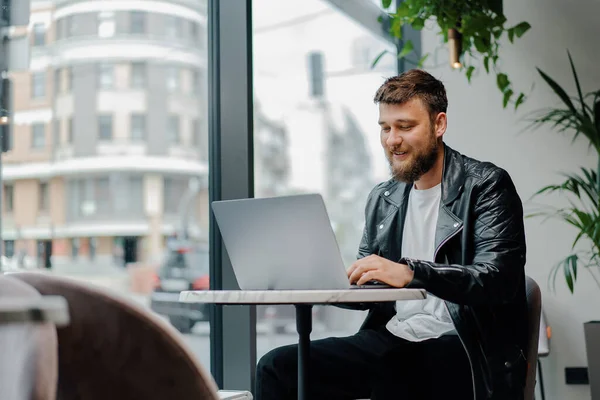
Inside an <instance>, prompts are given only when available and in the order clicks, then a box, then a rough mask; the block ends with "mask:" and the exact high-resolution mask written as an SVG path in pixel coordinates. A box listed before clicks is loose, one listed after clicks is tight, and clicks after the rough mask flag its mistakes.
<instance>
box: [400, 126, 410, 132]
mask: <svg viewBox="0 0 600 400" xmlns="http://www.w3.org/2000/svg"><path fill="white" fill-rule="evenodd" d="M410 128H412V126H410V125H401V126H400V129H402V130H403V131H408V130H410Z"/></svg>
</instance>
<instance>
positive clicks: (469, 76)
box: [466, 65, 475, 83]
mask: <svg viewBox="0 0 600 400" xmlns="http://www.w3.org/2000/svg"><path fill="white" fill-rule="evenodd" d="M473 71H475V67H474V66H472V65H471V66H469V68H467V72H466V74H467V81H469V83H471V76H472V75H473Z"/></svg>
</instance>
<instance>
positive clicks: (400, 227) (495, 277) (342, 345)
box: [256, 70, 527, 400]
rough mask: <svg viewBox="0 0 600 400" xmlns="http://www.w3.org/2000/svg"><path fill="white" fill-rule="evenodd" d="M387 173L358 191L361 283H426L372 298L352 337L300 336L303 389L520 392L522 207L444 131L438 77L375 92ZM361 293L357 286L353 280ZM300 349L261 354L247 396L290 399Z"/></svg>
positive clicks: (315, 394)
mask: <svg viewBox="0 0 600 400" xmlns="http://www.w3.org/2000/svg"><path fill="white" fill-rule="evenodd" d="M375 103H377V104H379V125H380V127H381V145H382V147H383V149H384V151H385V154H386V156H387V158H388V160H389V163H390V169H391V173H392V179H391V180H389V181H387V182H383V183H381V184H379V185H377V186H376V187H375V188H374V189H373V190H372V192H371V193H370V194H369V197H368V200H367V205H366V211H365V213H366V215H365V216H366V225H365V229H364V234H363V237H362V241H361V243H360V248H359V259H358V261H356V262H355V263H354V264H353V265H352V266H350V268H348V278H349V280H350V282H351V283H356V284H358V285H361V284H364V283H366V282H368V281H371V280H377V281H380V282H384V283H387V284H389V285H392V286H395V287H399V288H404V287H406V288H423V289H426V290H427V292H428V298H427V299H426V300H423V301H401V302H398V303H397V304H396V310H394V309H393V304H380V305H377V306H376V307H374V308H372V309H371V311H370V312H369V316H368V317H367V320H366V321H365V324H363V327H362V328H361V330H360V331H359V332H358V333H356V334H355V335H353V336H350V337H344V338H328V339H323V340H317V341H313V342H312V343H311V353H310V356H311V362H310V371H311V393H310V396H309V397H310V398H311V399H315V400H318V399H357V398H371V399H410V400H412V399H437V398H448V399H461V400H462V399H476V400H482V399H493V400H500V399H502V400H504V399H506V400H508V399H510V400H515V399H517V400H518V399H521V398H522V396H523V386H524V381H525V374H526V368H527V366H526V365H527V362H526V360H525V356H524V349H525V345H526V335H527V314H526V312H527V311H526V310H527V308H526V298H525V274H524V265H525V234H524V227H523V209H522V204H521V200H520V199H519V196H518V194H517V193H516V190H515V187H514V185H513V183H512V181H511V179H510V177H509V175H508V174H507V172H506V171H504V170H503V169H501V168H499V167H497V166H495V165H493V164H491V163H488V162H480V161H477V160H474V159H472V158H468V157H466V156H464V155H461V154H460V153H458V152H457V151H455V150H453V149H451V148H450V147H448V146H447V145H445V143H444V142H443V135H444V133H445V131H446V125H447V117H446V109H447V99H446V92H445V89H444V86H443V84H442V83H441V82H440V81H438V80H437V79H435V78H434V77H433V76H431V75H430V74H428V73H427V72H424V71H422V70H410V71H408V72H405V73H403V74H401V75H399V76H396V77H392V78H389V79H388V80H386V81H385V83H384V84H383V85H382V86H381V87H380V88H379V90H378V91H377V93H376V94H375ZM359 290H360V289H359ZM296 376H297V347H296V346H286V347H282V348H278V349H275V350H273V351H271V352H270V353H268V354H267V355H265V356H264V357H263V358H262V359H261V360H260V362H259V364H258V368H257V381H256V399H257V400H269V399H277V400H285V399H292V398H295V393H296V390H297V381H296Z"/></svg>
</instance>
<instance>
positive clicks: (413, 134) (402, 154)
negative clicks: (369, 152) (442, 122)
mask: <svg viewBox="0 0 600 400" xmlns="http://www.w3.org/2000/svg"><path fill="white" fill-rule="evenodd" d="M440 114H441V113H440ZM438 118H439V117H438ZM444 118H445V115H444ZM436 121H437V119H436ZM379 125H380V126H381V145H382V146H383V150H384V151H385V155H386V157H387V159H388V161H389V163H390V170H391V173H392V176H393V178H394V179H396V180H398V181H402V182H407V183H411V182H415V181H417V180H418V179H419V178H420V177H421V176H422V175H423V174H424V173H426V172H427V171H429V170H430V169H431V168H432V167H433V165H434V164H435V162H436V160H437V157H438V153H439V150H440V147H441V143H440V142H441V141H440V140H439V138H440V137H441V135H442V134H443V133H444V132H443V131H441V132H440V129H438V128H439V127H438V126H437V125H438V124H436V123H434V124H432V123H431V120H430V118H429V112H428V110H427V108H426V107H425V105H424V104H423V103H422V101H421V100H420V99H418V98H413V99H411V100H409V101H407V102H405V103H403V104H382V103H380V104H379ZM444 130H445V126H444Z"/></svg>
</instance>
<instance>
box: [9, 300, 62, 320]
mask: <svg viewBox="0 0 600 400" xmlns="http://www.w3.org/2000/svg"><path fill="white" fill-rule="evenodd" d="M19 322H51V323H53V324H55V325H56V326H64V325H67V324H68V323H69V306H68V304H67V301H66V300H65V298H64V297H61V296H42V297H38V298H25V297H0V324H9V323H19Z"/></svg>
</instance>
